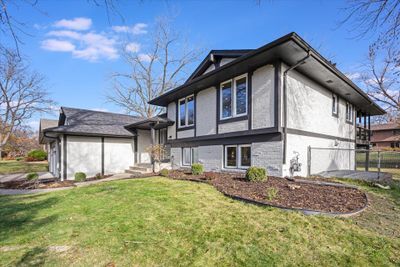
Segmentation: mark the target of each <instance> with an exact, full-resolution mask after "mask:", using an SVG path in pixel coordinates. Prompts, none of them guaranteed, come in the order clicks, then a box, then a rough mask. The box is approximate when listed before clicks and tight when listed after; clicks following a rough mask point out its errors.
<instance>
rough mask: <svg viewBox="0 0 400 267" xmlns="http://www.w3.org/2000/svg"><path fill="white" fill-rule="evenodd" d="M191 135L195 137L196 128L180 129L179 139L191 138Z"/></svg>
mask: <svg viewBox="0 0 400 267" xmlns="http://www.w3.org/2000/svg"><path fill="white" fill-rule="evenodd" d="M189 137H194V129H190V130H184V131H178V139H179V138H189Z"/></svg>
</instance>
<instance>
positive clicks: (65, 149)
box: [63, 135, 67, 180]
mask: <svg viewBox="0 0 400 267" xmlns="http://www.w3.org/2000/svg"><path fill="white" fill-rule="evenodd" d="M63 179H64V180H67V135H63Z"/></svg>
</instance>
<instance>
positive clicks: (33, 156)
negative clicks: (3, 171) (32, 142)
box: [26, 149, 47, 161]
mask: <svg viewBox="0 0 400 267" xmlns="http://www.w3.org/2000/svg"><path fill="white" fill-rule="evenodd" d="M45 159H47V153H46V151H44V150H41V149H34V150H31V151H29V152H28V155H27V157H26V160H27V161H42V160H45Z"/></svg>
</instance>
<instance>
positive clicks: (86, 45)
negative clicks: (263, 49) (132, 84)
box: [15, 0, 371, 125]
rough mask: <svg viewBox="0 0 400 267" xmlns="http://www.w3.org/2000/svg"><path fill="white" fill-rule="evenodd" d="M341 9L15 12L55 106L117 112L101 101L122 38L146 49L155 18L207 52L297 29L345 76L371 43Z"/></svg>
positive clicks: (164, 5)
mask: <svg viewBox="0 0 400 267" xmlns="http://www.w3.org/2000/svg"><path fill="white" fill-rule="evenodd" d="M345 7H346V2H345V1H339V0H337V1H334V0H332V1H322V0H320V1H318V0H313V1H311V0H310V1H289V0H288V1H270V0H263V1H261V5H257V4H256V3H255V1H252V0H249V1H239V0H237V1H206V0H203V1H150V0H149V1H137V2H132V1H129V3H128V2H127V1H123V2H121V3H120V4H119V5H118V8H119V11H120V13H121V15H122V16H123V18H124V20H125V21H122V20H121V19H120V18H119V17H118V16H112V17H111V22H110V23H109V22H108V19H107V16H106V12H105V9H104V8H102V7H96V6H95V5H91V4H88V1H86V0H73V1H66V0H65V1H62V0H58V1H49V0H48V1H45V0H39V2H38V5H37V8H38V9H39V10H40V11H34V10H32V8H30V7H28V6H25V5H21V6H20V8H19V9H18V10H17V11H16V13H15V14H16V16H17V18H18V19H19V20H22V21H24V22H26V23H27V25H28V26H27V29H26V31H27V32H29V33H31V34H32V36H24V37H23V39H24V43H25V44H24V45H23V46H22V47H21V50H22V53H23V54H24V55H26V56H27V58H29V61H30V64H31V66H32V68H33V69H35V70H37V71H39V72H41V73H42V74H44V75H45V76H46V79H47V83H46V84H47V85H48V89H49V91H50V92H51V94H52V97H53V98H54V99H55V100H56V101H57V102H58V104H59V105H63V106H71V107H81V108H89V109H98V110H107V111H114V112H120V111H121V110H122V109H121V108H120V107H118V106H115V105H114V104H111V103H107V102H106V99H105V95H106V93H107V90H108V89H109V88H110V85H111V83H110V78H109V77H110V74H111V73H112V72H115V71H118V70H122V69H125V68H126V66H125V65H124V64H125V63H124V62H123V61H122V60H121V58H120V57H119V53H118V48H119V47H120V46H121V44H120V43H119V40H120V39H121V36H122V35H123V36H125V37H126V36H128V35H129V38H130V40H131V41H132V42H134V43H135V44H137V45H139V46H144V45H145V43H146V38H147V36H148V35H149V31H150V30H151V25H153V24H154V22H155V19H156V18H157V17H159V16H165V15H169V14H173V15H174V17H175V19H174V24H173V25H174V27H175V30H177V31H180V32H183V33H184V35H186V36H187V37H188V40H189V43H192V44H193V45H195V46H197V47H200V48H203V49H205V51H207V50H210V49H235V48H257V47H259V46H261V45H264V44H266V43H268V42H271V41H273V40H274V39H276V38H279V37H280V36H282V35H285V34H287V33H289V32H292V31H295V32H297V33H298V34H299V35H300V36H301V37H303V38H304V39H305V40H306V41H307V42H309V43H310V44H311V45H312V46H313V47H314V48H316V49H317V50H318V51H320V52H321V53H322V55H324V56H326V57H328V58H329V59H332V60H333V61H334V62H336V63H337V64H338V67H339V69H341V70H342V71H343V72H345V73H354V72H356V71H357V68H359V66H360V62H362V61H363V60H364V59H365V56H366V54H367V51H368V44H369V43H370V42H371V39H368V38H364V39H361V40H358V39H354V38H352V34H351V33H349V31H348V28H346V27H340V28H338V27H337V26H338V22H339V21H340V20H341V19H342V18H343V16H344V13H343V10H342V8H345ZM146 25H147V26H146ZM116 26H117V27H116ZM125 26H128V28H126V27H125ZM126 31H128V32H126ZM60 32H61V33H60ZM67 35H68V37H66V36H67ZM132 48H133V49H137V48H138V47H136V46H133V47H132ZM138 53H140V49H139V50H138ZM194 67H195V66H193V68H194ZM55 116H56V113H55V114H53V115H46V117H54V118H55ZM37 120H38V118H34V120H33V121H32V122H31V124H32V125H33V124H35V123H36V122H37Z"/></svg>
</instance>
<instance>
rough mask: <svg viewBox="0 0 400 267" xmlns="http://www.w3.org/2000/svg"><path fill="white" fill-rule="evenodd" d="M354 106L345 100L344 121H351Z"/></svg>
mask: <svg viewBox="0 0 400 267" xmlns="http://www.w3.org/2000/svg"><path fill="white" fill-rule="evenodd" d="M353 117H354V108H353V105H352V104H351V103H350V102H346V122H350V123H353Z"/></svg>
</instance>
